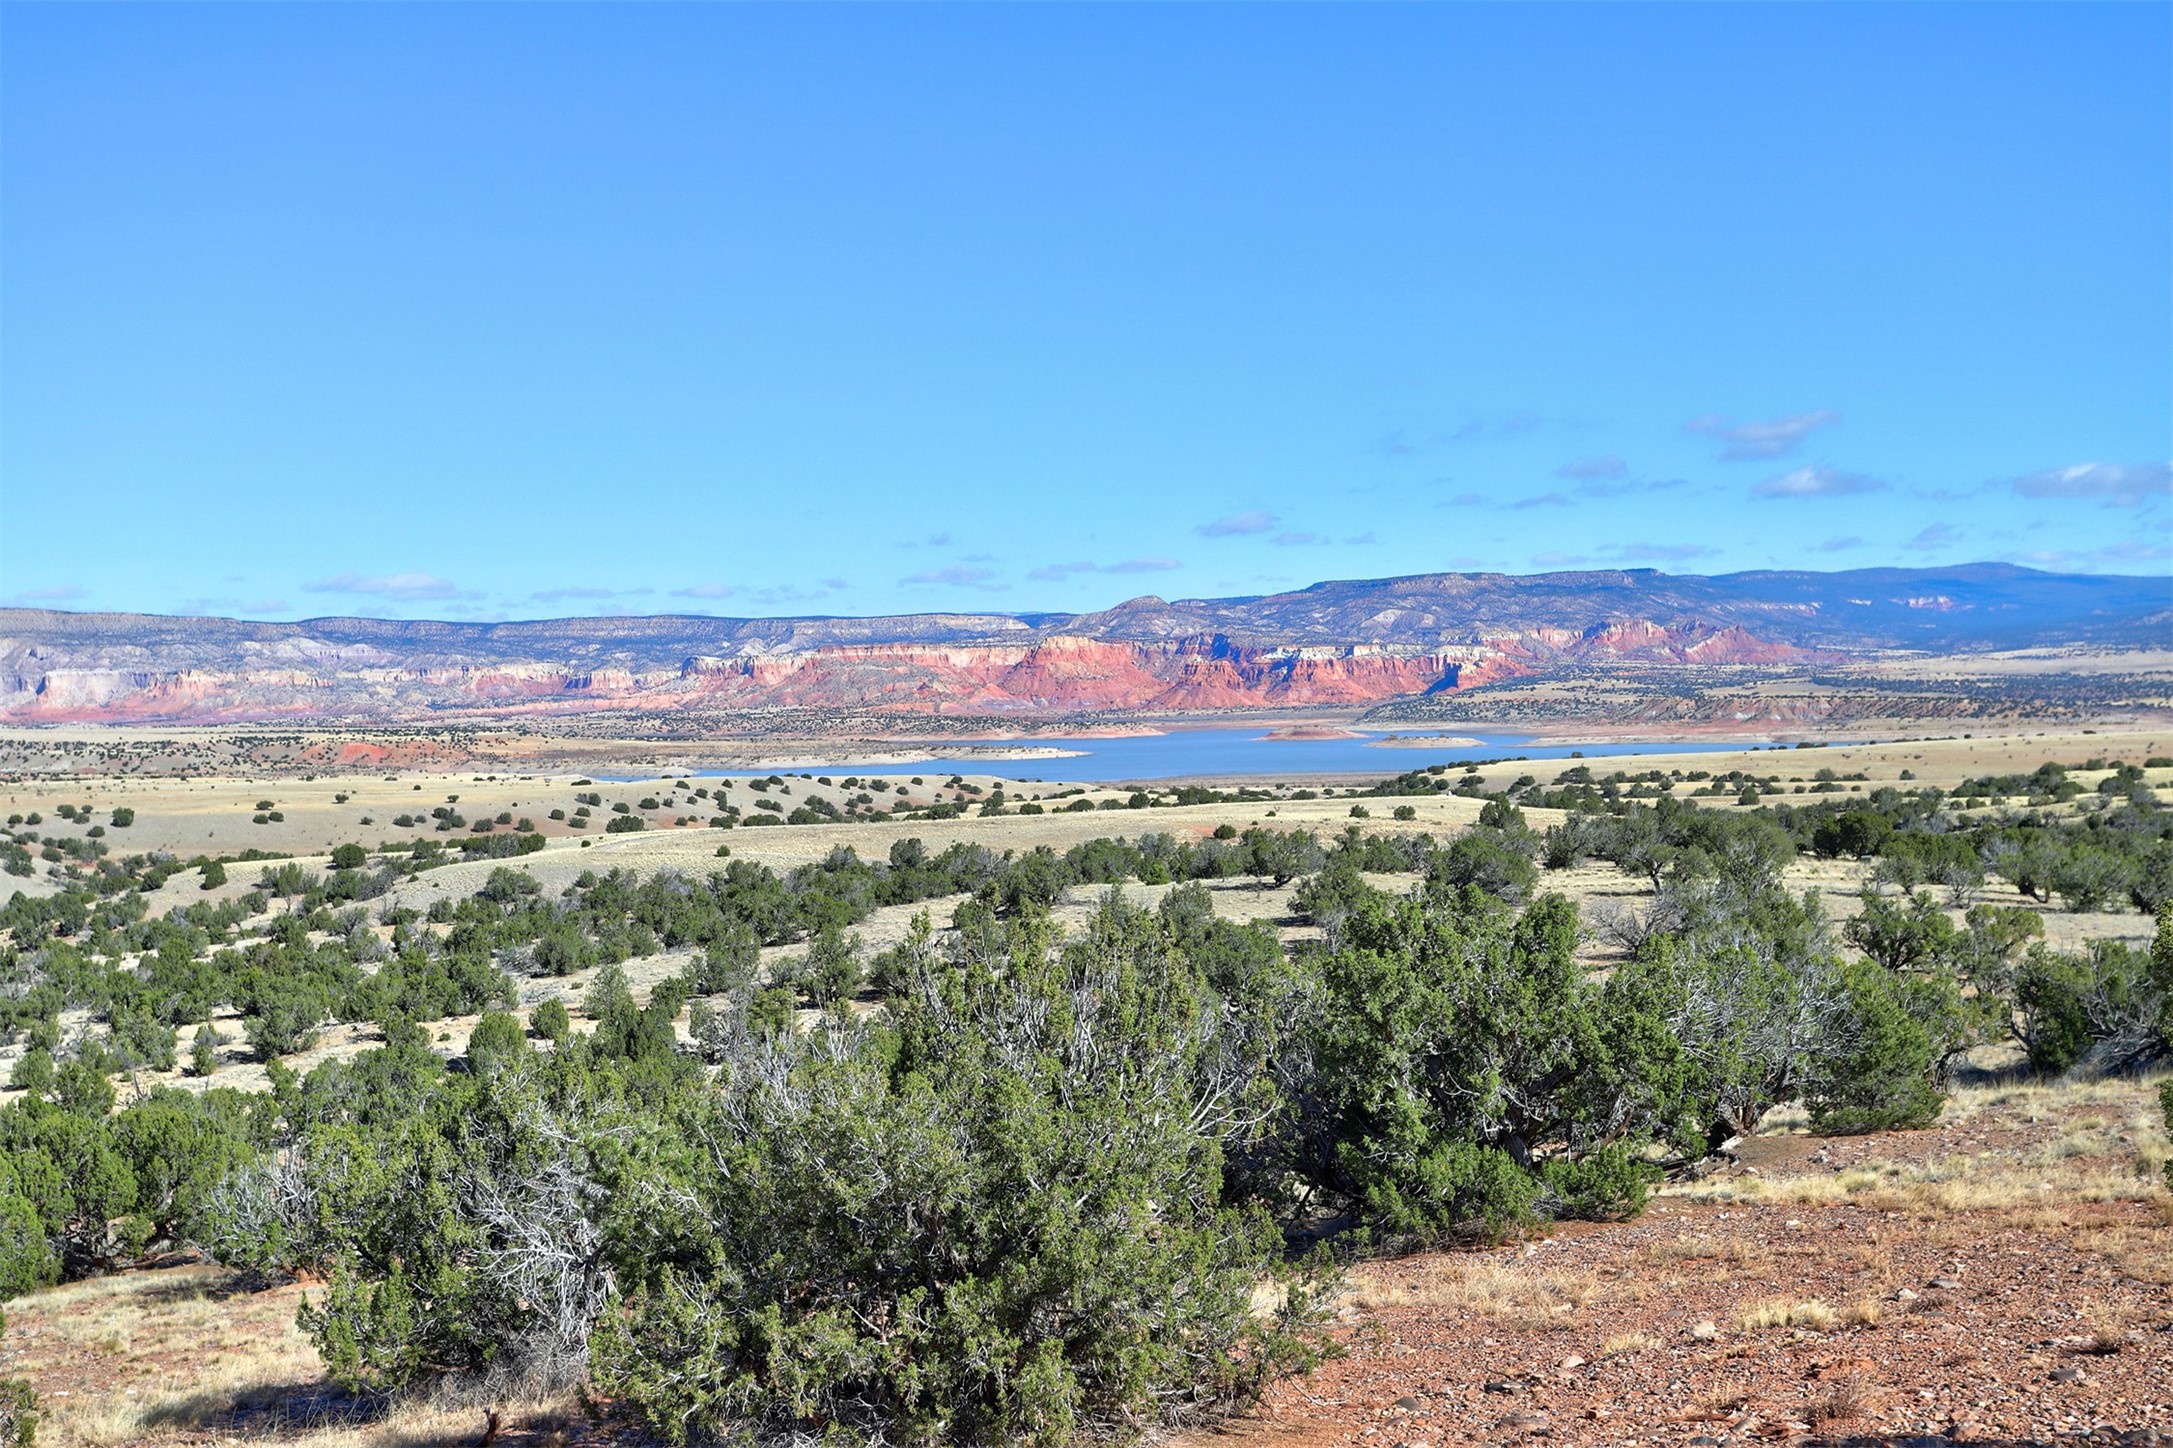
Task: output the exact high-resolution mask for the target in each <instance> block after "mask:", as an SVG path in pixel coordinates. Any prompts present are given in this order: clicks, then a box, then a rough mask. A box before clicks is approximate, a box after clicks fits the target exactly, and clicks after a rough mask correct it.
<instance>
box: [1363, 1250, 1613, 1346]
mask: <svg viewBox="0 0 2173 1448" xmlns="http://www.w3.org/2000/svg"><path fill="white" fill-rule="evenodd" d="M1600 1291H1601V1288H1600V1283H1599V1281H1598V1279H1596V1278H1594V1277H1593V1276H1591V1275H1590V1274H1589V1273H1584V1272H1562V1271H1555V1270H1551V1269H1548V1268H1543V1267H1534V1266H1530V1265H1527V1264H1525V1263H1522V1262H1509V1263H1505V1262H1503V1261H1501V1260H1500V1259H1499V1258H1494V1257H1437V1258H1433V1259H1430V1260H1428V1261H1427V1262H1425V1263H1424V1264H1423V1266H1420V1265H1419V1264H1415V1263H1379V1264H1374V1265H1369V1266H1365V1267H1360V1268H1357V1269H1354V1270H1353V1271H1352V1273H1351V1277H1350V1291H1349V1297H1348V1300H1349V1301H1350V1302H1351V1303H1352V1304H1353V1305H1354V1306H1357V1307H1360V1308H1364V1309H1367V1310H1369V1311H1377V1310H1379V1309H1381V1308H1387V1307H1423V1308H1435V1309H1442V1310H1447V1311H1451V1312H1460V1313H1469V1314H1471V1315H1473V1316H1476V1317H1484V1318H1488V1319H1490V1320H1492V1321H1496V1322H1500V1323H1502V1324H1503V1325H1504V1326H1508V1327H1514V1328H1519V1329H1523V1330H1532V1329H1545V1328H1566V1327H1568V1326H1570V1325H1571V1324H1572V1322H1573V1321H1574V1320H1575V1316H1576V1312H1577V1309H1578V1308H1580V1307H1582V1306H1584V1305H1585V1304H1586V1303H1587V1302H1590V1301H1592V1300H1593V1299H1594V1298H1595V1297H1597V1296H1599V1295H1600ZM1621 1293H1622V1288H1620V1287H1619V1286H1618V1287H1617V1288H1615V1289H1614V1291H1613V1293H1612V1294H1611V1295H1614V1296H1617V1297H1619V1296H1620V1295H1621Z"/></svg>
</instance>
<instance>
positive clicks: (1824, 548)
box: [1811, 533, 1864, 553]
mask: <svg viewBox="0 0 2173 1448" xmlns="http://www.w3.org/2000/svg"><path fill="white" fill-rule="evenodd" d="M1863 546H1864V540H1863V539H1861V538H1859V537H1857V536H1856V535H1855V534H1854V533H1851V534H1848V535H1847V536H1846V537H1841V538H1828V539H1827V540H1826V541H1825V542H1823V543H1813V544H1812V545H1811V551H1813V552H1814V553H1846V552H1848V551H1849V550H1850V549H1851V548H1861V547H1863Z"/></svg>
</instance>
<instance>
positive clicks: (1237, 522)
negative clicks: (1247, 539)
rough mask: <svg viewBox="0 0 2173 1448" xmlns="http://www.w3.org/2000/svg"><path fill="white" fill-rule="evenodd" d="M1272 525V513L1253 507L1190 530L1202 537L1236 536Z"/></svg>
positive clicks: (1258, 530)
mask: <svg viewBox="0 0 2173 1448" xmlns="http://www.w3.org/2000/svg"><path fill="white" fill-rule="evenodd" d="M1274 526H1275V515H1274V514H1273V513H1270V512H1268V511H1267V510H1266V509H1265V508H1255V509H1253V510H1252V511H1251V512H1249V513H1232V514H1231V515H1230V516H1229V517H1227V518H1217V519H1215V520H1214V521H1213V522H1211V523H1202V524H1200V525H1199V526H1198V527H1197V528H1194V529H1193V530H1192V531H1193V532H1195V533H1197V534H1199V535H1200V536H1201V537H1202V538H1237V537H1242V536H1244V535H1245V534H1248V533H1265V532H1267V531H1268V530H1269V529H1271V528H1273V527H1274Z"/></svg>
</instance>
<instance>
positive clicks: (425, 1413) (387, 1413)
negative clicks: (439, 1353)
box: [8, 1267, 570, 1448]
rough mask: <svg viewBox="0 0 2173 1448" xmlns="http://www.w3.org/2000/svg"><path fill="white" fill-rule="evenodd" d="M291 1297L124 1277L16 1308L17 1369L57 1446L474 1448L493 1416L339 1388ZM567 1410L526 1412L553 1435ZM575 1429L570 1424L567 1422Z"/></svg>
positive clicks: (42, 1435)
mask: <svg viewBox="0 0 2173 1448" xmlns="http://www.w3.org/2000/svg"><path fill="white" fill-rule="evenodd" d="M295 1298H296V1293H295V1292H294V1291H293V1290H292V1289H284V1290H279V1291H273V1292H266V1293H258V1294H250V1293H244V1292H237V1291H234V1290H232V1279H231V1278H230V1277H229V1276H228V1274H226V1273H225V1272H223V1271H221V1270H219V1269H216V1268H210V1267H183V1268H174V1269H169V1270H164V1271H156V1272H132V1273H123V1274H121V1275H118V1276H114V1277H105V1278H98V1279H94V1280H91V1281H86V1282H75V1283H70V1284H68V1285H66V1286H64V1287H57V1288H52V1289H49V1290H47V1291H44V1292H36V1293H32V1294H30V1295H28V1296H26V1297H22V1298H18V1299H17V1300H16V1301H14V1302H12V1303H10V1304H9V1309H10V1311H9V1314H8V1317H9V1322H8V1347H9V1348H10V1350H11V1356H12V1361H11V1363H10V1365H9V1371H10V1373H12V1374H17V1375H21V1376H26V1377H28V1378H30V1379H31V1381H32V1382H33V1384H34V1385H35V1386H37V1387H38V1388H39V1390H40V1396H41V1402H40V1405H39V1406H40V1412H41V1414H42V1415H43V1421H42V1422H41V1423H40V1424H39V1431H38V1442H39V1443H40V1444H41V1445H45V1448H120V1445H124V1444H130V1445H133V1444H160V1443H175V1442H180V1441H184V1440H187V1441H201V1440H203V1439H204V1438H206V1437H207V1436H216V1437H217V1438H220V1439H226V1438H232V1437H241V1438H247V1439H265V1438H270V1439H276V1440H278V1441H281V1442H285V1443H289V1444H293V1445H296V1448H424V1445H452V1444H472V1443H474V1442H476V1441H477V1440H478V1439H479V1438H480V1437H481V1436H482V1432H483V1427H484V1413H483V1410H482V1409H480V1408H475V1407H466V1406H462V1407H453V1406H448V1405H444V1404H432V1403H427V1402H413V1403H404V1404H398V1405H394V1406H392V1407H391V1408H390V1409H389V1410H383V1411H380V1410H377V1409H373V1408H369V1407H367V1406H366V1405H362V1404H358V1403H357V1402H356V1401H355V1400H353V1399H350V1398H347V1397H344V1396H343V1395H341V1394H339V1393H337V1392H334V1391H332V1390H330V1389H329V1388H328V1387H326V1385H325V1383H324V1372H323V1369H322V1367H321V1366H320V1365H319V1363H318V1360H317V1354H316V1351H315V1350H314V1349H313V1348H312V1347H311V1346H310V1343H309V1341H308V1339H307V1338H305V1337H303V1335H302V1334H301V1332H300V1331H299V1330H297V1329H296V1327H295V1326H294V1307H295ZM565 1410H566V1405H563V1404H549V1403H537V1404H527V1405H522V1406H519V1407H517V1408H514V1409H511V1410H509V1411H508V1412H507V1413H506V1415H505V1421H506V1425H507V1426H508V1427H511V1426H514V1425H515V1424H516V1423H518V1424H521V1425H523V1426H547V1425H548V1424H549V1423H550V1422H551V1421H552V1420H554V1419H556V1418H560V1417H564V1416H565ZM568 1421H569V1422H570V1419H568Z"/></svg>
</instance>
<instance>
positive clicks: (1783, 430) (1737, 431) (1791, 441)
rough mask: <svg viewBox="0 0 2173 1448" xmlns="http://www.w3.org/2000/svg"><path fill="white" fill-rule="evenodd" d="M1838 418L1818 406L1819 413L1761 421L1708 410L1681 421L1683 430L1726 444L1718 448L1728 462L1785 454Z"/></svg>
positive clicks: (1839, 416)
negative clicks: (1739, 419) (1732, 418)
mask: <svg viewBox="0 0 2173 1448" xmlns="http://www.w3.org/2000/svg"><path fill="white" fill-rule="evenodd" d="M1840 420H1841V414H1840V413H1838V412H1832V411H1828V410H1824V409H1821V410H1820V411H1818V412H1799V413H1796V414H1795V415H1794V416H1792V417H1775V418H1768V419H1766V420H1765V421H1762V422H1729V421H1728V420H1727V419H1725V418H1722V417H1718V416H1715V415H1714V414H1712V413H1707V414H1705V415H1704V416H1702V417H1693V418H1691V419H1690V421H1688V422H1686V423H1684V424H1683V428H1684V430H1685V431H1688V432H1694V433H1699V434H1702V435H1703V436H1706V437H1715V438H1719V439H1720V440H1721V441H1722V442H1724V443H1726V444H1727V446H1725V447H1723V448H1722V449H1721V450H1720V455H1721V457H1723V458H1725V459H1727V460H1729V461H1731V462H1732V461H1741V460H1744V459H1755V458H1777V457H1786V456H1787V455H1788V454H1789V453H1792V452H1794V451H1795V450H1796V449H1797V448H1798V447H1801V446H1802V445H1803V440H1804V439H1805V438H1807V437H1809V436H1810V435H1811V434H1812V433H1814V432H1816V431H1818V429H1820V428H1822V427H1831V426H1833V424H1835V423H1837V422H1839V421H1840Z"/></svg>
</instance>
